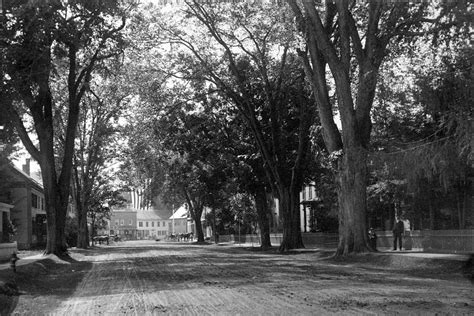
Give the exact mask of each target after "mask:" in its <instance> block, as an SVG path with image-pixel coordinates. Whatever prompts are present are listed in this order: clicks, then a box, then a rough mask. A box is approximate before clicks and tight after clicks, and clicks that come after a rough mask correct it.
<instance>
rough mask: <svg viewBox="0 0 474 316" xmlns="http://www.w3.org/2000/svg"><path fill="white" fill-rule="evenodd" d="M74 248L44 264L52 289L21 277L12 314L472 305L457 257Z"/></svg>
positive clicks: (418, 309)
mask: <svg viewBox="0 0 474 316" xmlns="http://www.w3.org/2000/svg"><path fill="white" fill-rule="evenodd" d="M72 256H73V258H74V259H76V260H77V261H78V263H72V264H70V265H64V264H63V265H62V267H58V269H57V270H55V271H56V272H55V273H52V274H48V272H43V273H42V274H41V273H40V275H41V277H42V278H45V280H46V281H47V282H52V283H51V287H53V284H54V280H56V281H57V282H63V286H64V289H63V291H61V289H59V290H58V289H54V288H51V289H50V290H47V289H46V287H47V285H45V288H44V289H43V290H41V289H38V288H36V289H34V290H31V291H30V290H29V289H28V288H23V289H22V288H21V282H20V283H19V287H20V290H23V291H24V293H23V294H22V295H20V296H19V298H18V300H17V302H16V304H15V306H14V309H13V310H11V311H12V312H13V314H16V313H18V314H35V315H36V314H38V313H52V314H55V315H98V314H111V315H112V314H113V315H117V314H130V315H144V314H171V315H291V314H296V315H320V314H344V315H346V314H427V313H428V314H435V313H438V314H455V315H456V314H459V315H462V314H471V313H473V312H474V301H473V297H474V296H473V294H474V292H473V287H472V284H471V283H470V282H469V281H468V280H467V279H466V278H464V277H463V276H462V274H461V270H460V268H459V266H460V263H459V262H454V261H452V262H444V261H440V260H428V259H419V258H409V257H403V256H400V255H399V254H394V255H392V254H380V255H367V256H361V257H358V258H355V259H353V260H351V261H350V262H349V261H339V260H334V259H330V258H329V256H330V253H328V252H321V251H316V250H304V251H299V252H295V253H292V254H288V255H281V254H278V253H276V252H275V251H269V252H261V251H257V250H254V249H249V248H243V247H235V246H230V245H195V244H192V243H163V242H155V241H147V242H123V243H119V244H115V245H110V246H101V247H100V248H96V249H91V250H86V251H80V250H75V251H73V252H72ZM54 267H55V265H51V266H49V267H46V268H48V269H53V268H54ZM53 270H54V269H53ZM21 273H22V272H21V269H20V271H19V274H21ZM24 273H27V270H26V268H25V272H24ZM46 278H47V279H46ZM53 279H54V280H53ZM20 281H21V280H20ZM68 285H69V286H68ZM42 292H44V293H42ZM48 296H49V297H48Z"/></svg>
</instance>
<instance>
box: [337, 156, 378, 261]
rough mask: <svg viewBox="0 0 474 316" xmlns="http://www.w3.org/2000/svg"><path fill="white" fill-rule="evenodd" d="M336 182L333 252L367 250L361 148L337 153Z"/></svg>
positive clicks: (364, 171) (363, 170) (365, 180)
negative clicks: (336, 221) (336, 230)
mask: <svg viewBox="0 0 474 316" xmlns="http://www.w3.org/2000/svg"><path fill="white" fill-rule="evenodd" d="M336 177H337V179H336V180H337V183H338V192H337V193H338V202H339V244H338V247H337V251H336V256H339V255H348V254H350V253H359V252H365V251H369V250H370V249H371V248H370V245H369V242H368V236H367V227H366V184H367V163H366V153H365V150H364V149H363V148H355V149H347V148H346V151H345V154H344V155H343V156H342V157H341V161H340V168H339V173H338V175H337V176H336Z"/></svg>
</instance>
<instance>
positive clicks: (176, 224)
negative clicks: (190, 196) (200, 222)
mask: <svg viewBox="0 0 474 316" xmlns="http://www.w3.org/2000/svg"><path fill="white" fill-rule="evenodd" d="M188 217H189V212H188V209H187V205H186V204H183V205H181V206H180V207H179V208H178V209H177V210H176V211H175V212H174V213H173V215H171V217H170V223H169V225H170V227H169V231H170V233H171V234H175V235H176V234H185V233H190V232H191V231H192V229H191V227H190V225H188V222H189V221H190V220H188Z"/></svg>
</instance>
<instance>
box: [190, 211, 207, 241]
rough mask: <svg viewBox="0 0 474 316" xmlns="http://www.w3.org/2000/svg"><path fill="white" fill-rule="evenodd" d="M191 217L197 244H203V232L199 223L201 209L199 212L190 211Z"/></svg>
mask: <svg viewBox="0 0 474 316" xmlns="http://www.w3.org/2000/svg"><path fill="white" fill-rule="evenodd" d="M191 216H192V218H193V220H194V226H195V227H196V236H197V242H204V232H203V230H202V223H201V216H202V208H201V209H200V210H197V209H193V210H192V211H191Z"/></svg>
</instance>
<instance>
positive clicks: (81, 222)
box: [77, 203, 89, 249]
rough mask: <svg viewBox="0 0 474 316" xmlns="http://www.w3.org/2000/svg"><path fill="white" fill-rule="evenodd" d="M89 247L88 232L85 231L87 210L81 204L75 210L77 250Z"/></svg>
mask: <svg viewBox="0 0 474 316" xmlns="http://www.w3.org/2000/svg"><path fill="white" fill-rule="evenodd" d="M88 247H89V230H88V229H87V209H86V207H85V206H84V203H81V205H80V208H79V207H78V209H77V248H82V249H87V248H88Z"/></svg>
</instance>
